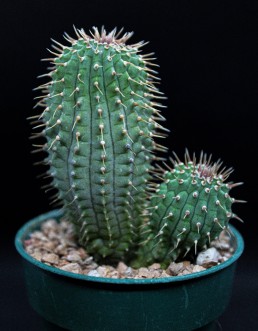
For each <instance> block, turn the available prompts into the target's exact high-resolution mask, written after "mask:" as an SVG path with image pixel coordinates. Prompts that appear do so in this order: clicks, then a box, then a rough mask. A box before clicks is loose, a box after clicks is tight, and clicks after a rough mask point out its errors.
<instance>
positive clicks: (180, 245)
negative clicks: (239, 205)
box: [138, 150, 245, 265]
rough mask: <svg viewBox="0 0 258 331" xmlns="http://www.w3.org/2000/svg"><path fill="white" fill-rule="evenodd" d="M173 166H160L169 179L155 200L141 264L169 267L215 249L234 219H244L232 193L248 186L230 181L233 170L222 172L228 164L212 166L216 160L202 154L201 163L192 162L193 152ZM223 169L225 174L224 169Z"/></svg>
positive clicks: (175, 161) (165, 180)
mask: <svg viewBox="0 0 258 331" xmlns="http://www.w3.org/2000/svg"><path fill="white" fill-rule="evenodd" d="M170 160H171V162H172V167H170V166H169V165H167V164H165V166H166V169H163V168H161V167H159V168H158V169H159V170H160V172H161V173H160V175H159V178H162V179H163V181H162V183H161V184H158V185H157V186H156V194H153V195H152V197H151V205H150V206H149V207H148V210H149V222H148V223H147V224H146V226H145V228H144V230H143V233H142V236H143V237H144V236H145V240H144V241H143V245H142V248H141V249H140V251H139V253H138V254H139V261H138V264H141V265H143V264H147V265H148V264H151V263H153V262H154V261H160V262H162V263H165V264H166V263H169V261H175V260H177V259H178V258H180V257H181V258H182V257H185V256H186V255H187V254H188V253H190V252H193V253H194V254H195V255H196V254H197V252H198V251H200V250H203V249H205V248H207V246H209V244H210V242H211V241H212V240H214V239H217V238H218V237H219V235H220V233H221V232H222V231H223V230H226V231H228V232H230V228H229V227H228V223H229V220H230V219H231V218H237V219H239V220H240V221H242V220H241V219H240V218H239V217H238V216H237V215H236V214H234V213H233V212H232V210H231V208H232V204H233V203H235V202H245V201H243V200H235V199H234V198H232V197H231V196H230V195H229V191H230V189H231V188H233V187H235V186H238V185H241V184H242V183H232V182H230V183H226V182H225V181H226V179H227V178H228V176H229V175H230V174H231V172H232V171H233V169H232V168H229V169H226V168H223V169H221V166H222V162H220V160H218V161H217V162H215V163H212V162H211V156H210V157H209V158H207V155H206V154H203V153H201V155H200V158H199V161H197V159H196V157H195V155H194V156H193V158H192V159H191V158H190V156H189V153H188V151H187V150H186V153H185V161H184V162H181V161H180V159H179V158H178V157H177V155H176V154H175V159H172V158H170ZM220 169H221V170H220Z"/></svg>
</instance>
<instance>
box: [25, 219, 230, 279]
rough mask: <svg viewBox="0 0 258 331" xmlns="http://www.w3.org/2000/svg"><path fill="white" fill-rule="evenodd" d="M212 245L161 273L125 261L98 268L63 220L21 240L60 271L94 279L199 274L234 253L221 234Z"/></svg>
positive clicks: (48, 223) (153, 267)
mask: <svg viewBox="0 0 258 331" xmlns="http://www.w3.org/2000/svg"><path fill="white" fill-rule="evenodd" d="M211 246H212V247H210V248H209V249H206V250H204V251H202V252H200V253H199V254H198V256H197V259H196V261H192V263H191V262H190V261H188V260H185V261H181V262H172V263H170V265H169V266H168V268H167V269H166V270H163V269H162V268H161V265H160V263H153V264H152V265H150V266H149V267H148V268H145V267H142V268H139V269H134V268H132V267H130V266H128V265H126V264H125V263H124V262H119V263H118V264H117V266H116V267H114V266H109V265H98V264H97V263H96V262H95V261H94V260H93V257H92V256H89V255H88V254H87V252H86V250H85V249H84V248H83V247H79V246H78V245H77V243H76V240H75V235H74V232H73V226H72V224H70V223H69V222H67V221H66V220H62V221H61V222H57V221H56V220H54V219H50V220H48V221H46V222H45V223H43V224H42V228H41V231H35V232H33V233H32V234H31V236H30V238H29V239H26V240H25V241H24V247H25V249H26V251H27V252H28V254H30V255H31V256H32V257H34V258H35V259H37V260H38V261H42V262H44V263H45V264H47V265H51V266H54V267H56V268H60V269H61V270H65V271H69V272H73V273H77V274H82V275H88V276H93V277H109V278H136V279H150V278H159V277H175V276H183V275H188V274H190V273H194V272H200V271H203V270H205V269H207V268H210V267H212V266H214V265H217V264H219V263H221V262H223V261H226V260H227V259H229V258H230V257H231V256H232V253H233V252H234V249H233V247H231V246H230V244H229V237H228V235H226V234H222V235H221V236H220V238H219V240H217V241H213V242H212V243H211Z"/></svg>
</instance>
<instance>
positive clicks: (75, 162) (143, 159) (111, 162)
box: [35, 28, 168, 258]
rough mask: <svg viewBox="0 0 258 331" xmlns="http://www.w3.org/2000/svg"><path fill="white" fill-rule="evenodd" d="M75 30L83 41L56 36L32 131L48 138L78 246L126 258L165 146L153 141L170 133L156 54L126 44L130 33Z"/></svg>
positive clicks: (60, 196) (47, 148)
mask: <svg viewBox="0 0 258 331" xmlns="http://www.w3.org/2000/svg"><path fill="white" fill-rule="evenodd" d="M75 31H76V34H77V37H78V39H76V40H75V39H73V38H71V37H69V36H68V35H66V36H65V38H66V39H67V40H68V41H69V42H70V43H71V46H69V47H68V46H63V45H61V44H60V43H57V42H55V43H56V44H57V46H54V49H55V51H57V52H58V53H55V52H52V51H51V53H53V54H54V55H55V57H54V58H50V59H46V60H47V61H50V62H51V63H52V64H53V65H54V66H53V67H51V68H50V70H51V71H50V73H48V74H46V75H42V76H48V77H50V78H51V80H50V82H48V83H46V84H43V85H41V86H39V87H38V89H41V90H42V91H43V93H46V94H44V95H43V96H40V97H38V98H37V99H39V101H38V102H37V105H36V106H42V107H44V111H43V113H42V114H41V115H39V117H38V120H39V121H42V122H43V123H40V124H38V125H36V128H39V127H41V126H44V129H43V131H41V132H40V133H39V134H36V135H35V136H36V137H38V136H45V137H46V138H47V143H46V144H44V145H42V146H39V149H40V150H41V149H43V150H45V151H47V152H48V153H49V156H48V158H47V159H46V163H47V164H48V165H49V166H50V169H49V171H48V173H49V175H50V176H51V177H52V178H53V183H52V184H51V185H53V186H54V187H56V188H57V189H58V193H57V196H56V198H57V199H60V200H62V201H63V203H64V208H65V210H66V212H68V214H69V215H68V216H69V218H70V219H71V220H73V222H74V223H75V224H76V225H77V227H78V233H79V238H80V242H81V244H84V245H86V246H87V249H88V251H89V253H93V254H95V257H96V258H98V257H106V256H113V257H114V258H124V255H125V254H128V253H127V251H128V250H129V249H131V248H132V247H134V246H135V245H136V243H137V242H138V240H139V238H138V236H139V226H140V224H141V219H142V217H141V214H142V210H144V208H145V204H146V196H147V183H148V181H149V179H150V174H149V172H151V171H152V169H153V167H152V165H151V162H152V161H153V160H154V159H156V160H157V159H158V158H157V157H155V156H154V154H153V153H154V152H155V151H156V150H158V151H164V150H166V148H165V147H163V146H162V145H159V144H157V143H155V142H154V140H153V138H155V137H158V138H163V137H164V136H165V134H163V133H162V132H161V133H160V131H162V130H163V131H168V130H167V129H165V128H164V127H162V126H161V125H160V124H159V123H158V121H160V120H164V118H163V117H162V116H161V115H160V112H159V110H158V109H157V107H160V106H162V105H160V104H159V103H158V102H154V101H153V100H154V99H155V98H157V99H160V98H163V97H162V96H161V92H159V91H158V89H157V88H156V87H155V79H156V77H155V76H154V74H155V73H156V72H154V71H153V70H152V69H150V68H149V66H151V65H152V63H150V62H149V61H151V58H150V56H151V55H150V54H149V55H145V56H144V55H139V54H138V52H139V49H140V47H141V46H143V43H138V44H135V45H131V46H130V45H129V46H128V45H125V41H126V40H127V39H128V38H129V37H130V36H131V34H125V35H124V36H123V37H122V38H120V39H118V38H117V35H116V31H115V30H113V31H112V32H111V33H109V34H106V32H105V30H102V32H101V33H99V32H98V30H97V29H96V28H94V34H92V36H88V35H86V33H85V32H84V31H83V30H75ZM153 65H154V64H153ZM42 76H41V77H42ZM158 130H160V131H158Z"/></svg>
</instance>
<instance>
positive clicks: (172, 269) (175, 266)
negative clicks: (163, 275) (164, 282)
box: [166, 262, 184, 276]
mask: <svg viewBox="0 0 258 331" xmlns="http://www.w3.org/2000/svg"><path fill="white" fill-rule="evenodd" d="M183 270H184V263H183V262H179V263H176V262H172V263H170V265H169V267H168V268H167V270H166V271H167V273H168V274H169V275H171V276H177V275H178V274H179V273H180V272H182V271H183Z"/></svg>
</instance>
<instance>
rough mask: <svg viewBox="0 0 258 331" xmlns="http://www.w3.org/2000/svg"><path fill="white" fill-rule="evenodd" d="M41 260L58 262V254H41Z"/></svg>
mask: <svg viewBox="0 0 258 331" xmlns="http://www.w3.org/2000/svg"><path fill="white" fill-rule="evenodd" d="M41 260H42V262H47V263H50V264H58V262H59V257H58V255H56V254H54V253H49V254H44V255H42V258H41Z"/></svg>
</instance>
